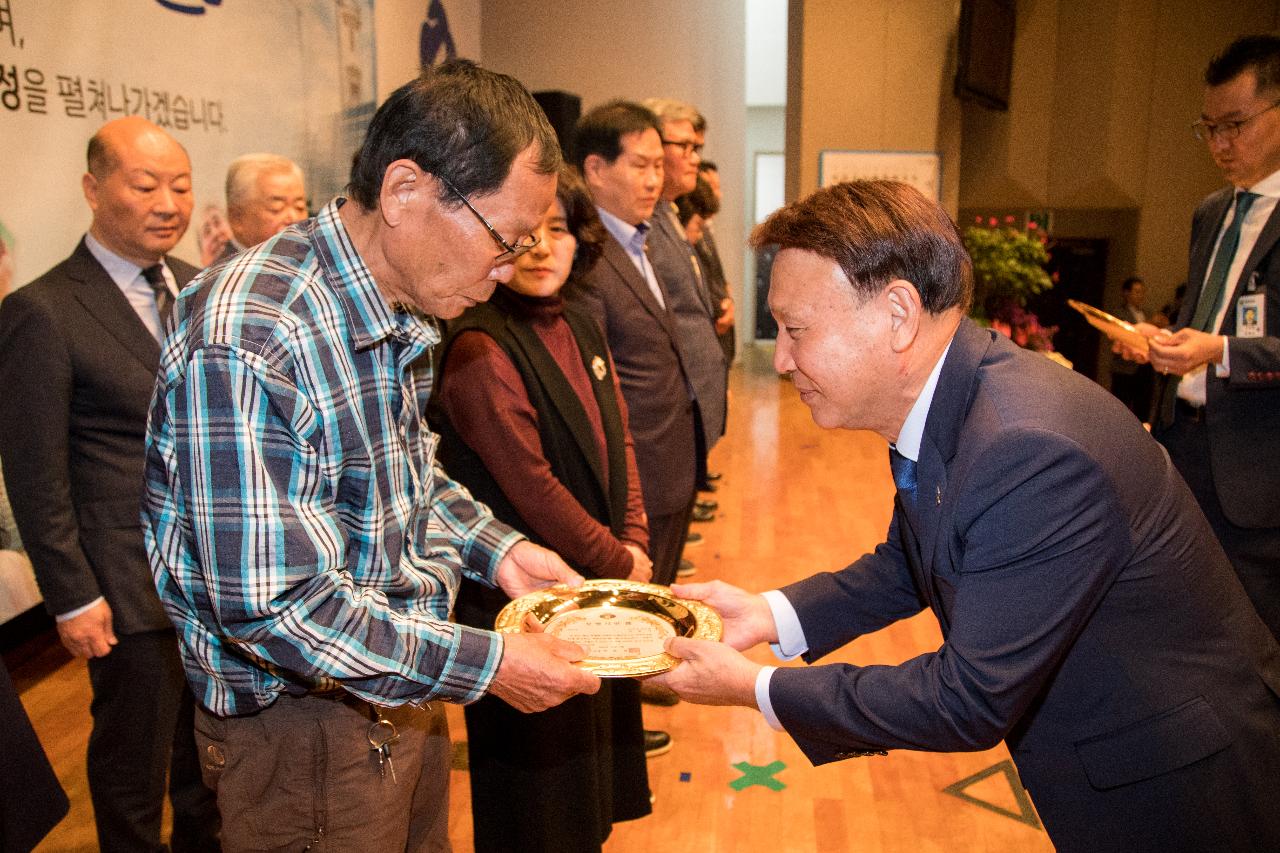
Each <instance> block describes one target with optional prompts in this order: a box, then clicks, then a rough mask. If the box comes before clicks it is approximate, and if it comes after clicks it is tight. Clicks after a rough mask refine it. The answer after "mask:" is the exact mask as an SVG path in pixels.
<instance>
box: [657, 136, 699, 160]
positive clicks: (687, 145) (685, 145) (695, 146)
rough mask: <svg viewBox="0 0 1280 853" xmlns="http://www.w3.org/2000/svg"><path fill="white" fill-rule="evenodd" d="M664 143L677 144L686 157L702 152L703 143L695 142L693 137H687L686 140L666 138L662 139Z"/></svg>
mask: <svg viewBox="0 0 1280 853" xmlns="http://www.w3.org/2000/svg"><path fill="white" fill-rule="evenodd" d="M662 144H663V145H674V146H676V147H677V148H679V149H680V150H681V152H682V153H683V154H684V156H685V157H688V156H689V155H690V154H701V153H702V143H700V142H694V141H693V140H692V139H687V140H685V141H684V142H677V141H676V140H674V139H664V140H662Z"/></svg>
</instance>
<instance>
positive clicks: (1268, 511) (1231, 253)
mask: <svg viewBox="0 0 1280 853" xmlns="http://www.w3.org/2000/svg"><path fill="white" fill-rule="evenodd" d="M1204 76H1205V83H1206V84H1207V85H1206V88H1205V95H1204V110H1203V112H1202V113H1201V117H1200V120H1199V121H1197V122H1196V123H1195V124H1194V125H1193V126H1192V127H1193V129H1194V130H1195V132H1196V136H1197V137H1199V138H1200V139H1202V140H1203V141H1204V142H1205V144H1206V145H1207V146H1208V148H1209V153H1210V154H1211V155H1212V156H1213V159H1214V162H1216V163H1217V164H1218V167H1219V168H1220V169H1221V170H1222V174H1223V176H1224V177H1225V178H1226V179H1227V181H1228V182H1229V183H1230V186H1227V187H1224V188H1222V189H1221V190H1218V191H1217V192H1215V193H1213V194H1212V195H1210V196H1209V197H1208V198H1206V199H1205V200H1204V201H1203V202H1201V204H1200V206H1199V208H1197V209H1196V212H1195V218H1194V219H1193V220H1192V224H1191V266H1190V271H1189V273H1188V278H1187V297H1186V299H1185V300H1184V301H1183V305H1182V311H1181V312H1180V316H1178V317H1177V318H1176V320H1175V322H1174V327H1173V328H1174V329H1175V331H1172V332H1161V331H1160V330H1158V329H1156V328H1155V327H1154V326H1149V325H1146V324H1142V325H1141V326H1140V328H1141V329H1142V330H1143V331H1144V332H1146V333H1147V334H1148V335H1151V336H1153V337H1152V338H1151V345H1150V346H1151V351H1150V361H1151V364H1152V366H1153V367H1154V368H1155V369H1156V371H1157V372H1158V373H1163V374H1166V375H1167V376H1168V379H1167V380H1166V381H1165V383H1164V384H1163V386H1161V394H1160V397H1159V405H1158V406H1157V407H1156V411H1155V414H1154V417H1153V429H1152V432H1153V434H1154V435H1155V436H1156V438H1157V439H1158V440H1159V441H1160V443H1161V444H1163V445H1164V446H1165V447H1166V448H1168V450H1169V455H1170V457H1172V459H1173V464H1174V465H1175V466H1176V467H1177V469H1178V471H1180V472H1181V473H1182V476H1183V477H1185V478H1186V480H1187V485H1189V486H1190V487H1191V491H1192V493H1193V494H1194V495H1195V496H1196V500H1198V501H1199V502H1200V507H1201V508H1202V509H1203V510H1204V514H1205V516H1207V517H1208V519H1209V523H1210V524H1211V525H1213V530H1214V532H1215V533H1216V534H1217V535H1218V539H1219V540H1220V541H1221V542H1222V547H1223V548H1224V549H1225V550H1226V552H1227V556H1228V557H1229V558H1230V559H1231V564H1232V566H1233V567H1234V568H1235V570H1236V573H1237V574H1238V575H1239V576H1240V581H1241V583H1243V584H1244V588H1245V591H1246V592H1248V593H1249V598H1250V599H1251V600H1252V601H1253V604H1254V606H1255V607H1256V608H1257V609H1258V613H1260V614H1261V615H1262V619H1263V621H1264V622H1266V623H1267V626H1268V627H1269V628H1270V629H1271V633H1272V634H1274V635H1275V636H1276V637H1280V208H1277V205H1276V202H1277V201H1280V109H1277V108H1276V107H1277V106H1278V105H1280V38H1277V37H1275V36H1270V35H1266V36H1247V37H1244V38H1241V39H1238V40H1237V41H1235V42H1233V43H1232V44H1231V45H1229V46H1228V47H1227V48H1226V49H1225V50H1223V52H1222V53H1220V54H1219V55H1218V56H1217V57H1215V58H1214V60H1213V61H1212V62H1210V63H1209V67H1208V68H1207V69H1206V71H1205V75H1204ZM1126 354H1127V355H1129V356H1131V357H1136V358H1138V359H1139V360H1145V358H1143V357H1142V356H1140V355H1136V354H1135V353H1132V352H1128V353H1126Z"/></svg>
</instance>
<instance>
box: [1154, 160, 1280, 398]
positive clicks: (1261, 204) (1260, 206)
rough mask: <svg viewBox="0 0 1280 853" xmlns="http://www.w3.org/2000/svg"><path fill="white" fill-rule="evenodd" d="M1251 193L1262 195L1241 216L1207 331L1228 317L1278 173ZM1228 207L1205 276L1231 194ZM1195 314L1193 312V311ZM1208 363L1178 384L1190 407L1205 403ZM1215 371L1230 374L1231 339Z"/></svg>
mask: <svg viewBox="0 0 1280 853" xmlns="http://www.w3.org/2000/svg"><path fill="white" fill-rule="evenodd" d="M1248 191H1249V192H1251V193H1257V194H1258V195H1259V196H1261V198H1258V199H1256V200H1255V201H1254V202H1253V204H1252V205H1251V206H1250V207H1249V212H1248V213H1246V214H1245V216H1244V222H1242V223H1240V243H1239V244H1238V245H1237V246H1236V254H1235V257H1233V258H1232V259H1231V266H1230V267H1229V268H1228V269H1227V282H1226V284H1225V285H1224V287H1225V289H1226V293H1225V295H1224V296H1223V298H1222V305H1221V306H1219V308H1218V313H1217V315H1216V316H1214V318H1213V325H1212V326H1210V330H1211V331H1212V332H1213V333H1214V334H1219V333H1220V330H1221V329H1222V321H1223V319H1224V318H1225V317H1226V316H1227V311H1229V310H1231V294H1232V293H1234V292H1235V289H1236V287H1237V286H1238V285H1239V283H1240V273H1241V272H1242V271H1243V270H1244V265H1245V261H1247V260H1249V255H1250V254H1252V253H1253V247H1254V245H1256V244H1257V242H1258V236H1259V235H1260V234H1261V233H1262V226H1264V225H1266V224H1267V220H1268V219H1270V218H1271V214H1272V212H1274V211H1275V209H1276V202H1277V201H1280V172H1272V173H1271V174H1270V175H1268V176H1267V177H1265V178H1263V179H1262V180H1261V181H1258V183H1256V184H1254V185H1253V186H1251V187H1249V188H1248ZM1232 198H1233V201H1232V203H1231V206H1230V207H1229V208H1228V209H1227V218H1226V219H1224V220H1222V227H1221V228H1219V229H1218V237H1217V239H1216V240H1215V241H1214V245H1213V254H1212V255H1211V256H1210V257H1209V266H1208V267H1206V268H1205V278H1206V279H1208V277H1209V273H1210V272H1212V271H1213V262H1214V260H1216V259H1217V257H1218V247H1219V246H1220V245H1221V244H1222V235H1223V234H1224V233H1226V230H1227V227H1228V226H1229V225H1231V221H1232V220H1233V219H1235V215H1236V207H1235V201H1234V196H1233V197H1232ZM1200 293H1201V297H1202V298H1203V296H1204V287H1203V282H1201V291H1200ZM1192 313H1193V314H1194V311H1193V312H1192ZM1208 367H1209V366H1208V365H1207V364H1206V365H1201V366H1200V367H1197V368H1196V369H1195V370H1193V371H1191V372H1190V373H1188V374H1186V375H1185V376H1183V377H1182V381H1181V382H1179V383H1178V397H1180V398H1181V399H1183V400H1185V401H1187V402H1188V403H1190V404H1191V405H1193V406H1203V405H1204V403H1205V397H1206V391H1205V375H1206V373H1205V371H1206V370H1208ZM1214 370H1215V371H1216V375H1217V376H1218V377H1219V378H1222V377H1226V376H1230V375H1231V339H1230V338H1223V340H1222V363H1221V364H1215V365H1214Z"/></svg>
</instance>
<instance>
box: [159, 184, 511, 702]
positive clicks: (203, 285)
mask: <svg viewBox="0 0 1280 853" xmlns="http://www.w3.org/2000/svg"><path fill="white" fill-rule="evenodd" d="M342 203H343V200H342V199H338V200H335V201H334V202H331V203H330V204H328V205H327V206H325V208H324V209H323V210H322V211H321V212H320V214H319V215H318V216H317V217H316V218H314V219H310V220H307V221H305V222H301V223H298V224H297V225H294V226H292V227H290V228H288V229H286V230H285V231H283V232H282V233H281V234H279V235H278V236H277V237H275V238H273V239H272V240H269V241H267V242H266V243H264V244H263V245H261V246H259V247H257V248H255V249H253V250H251V251H249V252H246V253H244V254H241V255H239V256H237V257H236V258H234V259H232V260H231V261H229V262H227V263H224V264H219V265H216V266H214V267H211V268H210V269H208V270H206V271H205V272H204V273H202V274H201V275H200V276H198V277H197V278H196V279H195V280H194V281H193V282H192V283H191V284H190V285H189V286H188V287H186V288H184V290H183V293H182V295H181V297H180V299H179V301H178V306H177V311H176V312H175V316H176V317H177V318H178V322H177V326H176V328H175V329H174V330H173V331H172V332H171V333H170V335H169V336H168V338H167V339H166V341H165V345H164V351H163V353H162V355H161V359H160V378H159V384H158V387H157V391H156V396H155V399H154V400H153V403H152V409H151V417H150V423H149V424H148V430H147V492H146V499H145V501H144V507H143V523H144V527H145V528H146V542H147V552H148V556H149V557H150V560H151V567H152V571H153V573H154V574H155V580H156V587H157V589H158V590H159V592H160V598H161V600H162V601H163V602H164V605H165V608H166V609H167V611H168V613H169V617H170V619H172V620H173V622H174V624H175V625H176V626H177V629H178V635H179V639H180V643H181V648H182V656H183V662H184V665H185V667H186V671H187V676H188V679H189V680H190V682H191V684H192V687H193V689H194V691H195V694H196V698H197V699H198V700H199V701H200V703H201V704H202V705H204V706H205V707H206V708H208V709H209V710H210V711H212V712H213V713H215V714H219V715H223V716H227V715H237V714H246V713H251V712H253V711H256V710H259V709H261V708H264V707H266V706H268V705H270V704H271V703H272V702H273V701H275V699H276V697H277V696H278V695H279V694H280V693H281V692H283V691H289V692H294V693H296V692H301V691H305V690H309V689H315V688H317V687H320V688H326V687H332V686H334V685H335V683H337V684H341V686H342V687H344V688H345V689H346V690H348V691H350V692H351V693H353V694H355V695H357V696H360V697H362V698H365V699H368V700H369V701H371V702H375V703H377V704H381V705H399V704H404V703H415V704H418V703H422V702H425V701H428V700H430V699H436V698H439V699H447V700H450V701H456V702H470V701H473V700H475V699H477V698H479V697H480V696H481V694H483V693H484V692H485V690H486V689H487V688H488V685H489V683H490V681H491V680H492V679H493V675H494V673H495V672H496V671H497V667H498V663H499V661H500V660H501V658H502V640H501V638H499V637H498V636H497V635H496V634H493V633H491V632H488V631H479V630H475V629H472V628H467V627H463V626H460V625H456V624H453V623H450V622H448V621H447V619H448V615H449V610H450V607H451V606H452V603H453V600H454V597H455V595H456V594H457V590H458V583H459V580H460V575H461V574H466V575H467V576H468V577H471V578H474V579H478V580H481V581H483V582H486V583H489V584H492V582H493V581H492V578H493V576H494V574H495V572H496V570H497V566H498V563H499V562H501V560H502V558H503V557H504V556H505V555H506V554H507V552H508V551H509V550H510V549H511V547H512V546H514V545H515V544H516V542H518V541H520V539H521V538H522V537H521V536H520V534H518V533H516V532H515V531H513V530H512V529H511V528H509V527H507V526H506V525H504V524H502V523H501V522H499V521H497V520H496V519H495V518H493V516H492V514H491V513H490V512H489V510H488V508H487V507H485V506H484V505H483V504H479V503H476V502H475V501H474V500H473V499H472V498H471V496H470V495H469V494H468V493H467V492H466V490H465V489H463V488H462V487H461V486H459V485H458V484H456V483H454V482H453V481H452V480H450V479H449V478H448V477H447V476H446V475H445V473H444V472H443V471H442V470H441V469H440V468H439V467H438V466H436V464H435V449H436V442H437V440H438V438H437V436H436V435H434V434H432V433H431V432H429V431H428V429H427V426H426V422H425V420H424V418H423V416H422V413H423V411H424V407H425V405H426V402H427V396H428V394H429V393H430V390H431V380H432V376H431V368H430V365H429V359H425V358H421V359H420V358H419V356H421V355H423V354H424V353H425V352H427V351H428V349H429V348H430V347H432V346H433V345H435V344H436V343H438V342H439V339H440V337H439V332H438V330H437V329H436V328H435V326H434V325H433V324H431V323H430V322H425V323H424V322H422V321H420V320H418V319H416V318H415V317H414V316H412V315H411V314H409V313H407V312H404V311H394V310H393V309H391V308H390V307H389V306H388V305H387V303H386V301H385V299H384V298H383V297H382V295H381V293H380V292H379V290H378V289H377V286H376V284H375V283H374V280H373V276H372V274H371V273H370V271H369V268H368V267H367V266H365V264H364V262H363V261H362V260H361V258H360V255H359V253H358V252H357V251H356V249H355V246H353V245H352V243H351V239H350V236H349V235H348V234H347V231H346V228H345V227H344V226H343V223H342V221H341V219H340V218H339V216H338V208H339V207H340V206H341V205H342Z"/></svg>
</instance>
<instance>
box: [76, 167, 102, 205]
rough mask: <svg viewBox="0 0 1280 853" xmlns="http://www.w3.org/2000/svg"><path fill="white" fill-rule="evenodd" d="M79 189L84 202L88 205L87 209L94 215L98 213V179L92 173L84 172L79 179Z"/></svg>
mask: <svg viewBox="0 0 1280 853" xmlns="http://www.w3.org/2000/svg"><path fill="white" fill-rule="evenodd" d="M80 189H81V190H83V191H84V200H85V201H87V202H88V203H89V209H90V210H92V211H93V212H94V213H97V212H98V179H97V178H95V177H94V176H93V173H92V172H85V173H84V176H83V177H82V178H80Z"/></svg>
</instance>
